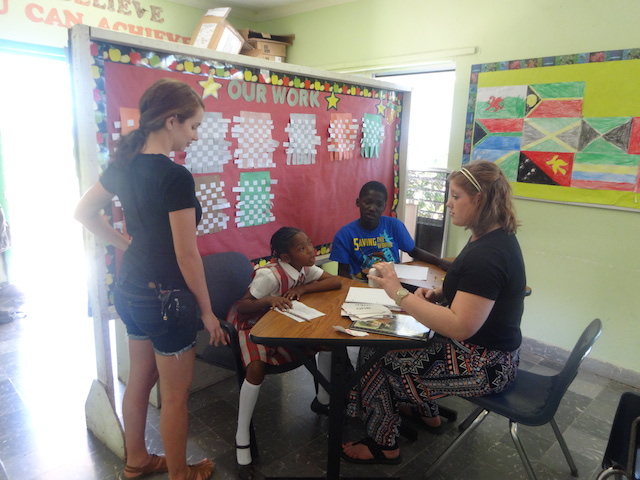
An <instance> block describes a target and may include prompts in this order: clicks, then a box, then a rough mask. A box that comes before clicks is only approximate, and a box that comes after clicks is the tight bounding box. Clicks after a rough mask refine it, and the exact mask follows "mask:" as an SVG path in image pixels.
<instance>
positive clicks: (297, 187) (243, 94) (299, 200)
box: [91, 42, 403, 259]
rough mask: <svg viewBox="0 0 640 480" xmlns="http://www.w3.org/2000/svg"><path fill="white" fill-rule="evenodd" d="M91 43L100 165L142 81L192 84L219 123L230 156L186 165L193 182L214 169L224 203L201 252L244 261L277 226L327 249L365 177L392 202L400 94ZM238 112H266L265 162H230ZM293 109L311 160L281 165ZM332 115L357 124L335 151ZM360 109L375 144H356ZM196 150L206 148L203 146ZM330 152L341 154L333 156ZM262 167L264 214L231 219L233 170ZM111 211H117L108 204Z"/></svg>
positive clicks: (265, 247) (350, 215)
mask: <svg viewBox="0 0 640 480" xmlns="http://www.w3.org/2000/svg"><path fill="white" fill-rule="evenodd" d="M91 50H92V55H93V57H94V61H95V68H96V72H97V73H99V75H98V77H97V79H96V89H95V91H94V99H96V100H97V103H96V106H97V109H96V121H97V127H98V131H99V134H98V143H99V147H100V152H101V154H100V159H99V161H100V162H101V163H102V167H103V168H104V167H105V166H106V165H107V164H108V161H109V154H110V152H112V151H113V146H114V143H115V139H116V138H117V137H118V135H119V134H120V133H121V131H122V130H123V129H124V130H125V131H126V130H127V129H128V128H130V127H128V126H127V125H126V124H125V122H124V120H126V118H122V116H127V115H130V112H131V110H130V109H135V108H136V107H137V104H138V100H139V98H140V96H141V95H142V93H143V92H144V91H145V90H146V88H147V87H148V86H149V85H151V84H152V83H153V82H154V81H156V80H158V79H159V78H161V77H171V78H176V79H178V80H181V81H183V82H185V83H187V84H189V85H190V86H192V87H193V88H194V89H195V90H196V91H197V92H198V93H201V94H202V96H203V100H204V102H205V107H206V112H215V113H216V114H217V115H221V117H222V118H223V119H225V121H227V122H228V125H229V130H228V132H227V133H226V135H225V136H224V141H226V142H229V145H228V152H229V153H230V154H231V159H230V160H228V162H227V163H226V164H224V165H222V166H221V167H220V170H221V171H218V172H206V173H204V174H202V173H196V172H193V173H194V177H195V179H196V183H198V179H199V177H202V176H208V177H210V176H211V175H216V176H218V177H217V178H219V181H220V182H221V183H220V184H222V183H224V185H223V186H222V194H221V195H222V196H223V197H224V199H225V200H226V201H227V202H228V205H229V206H228V207H227V208H225V209H224V210H223V211H224V212H225V213H226V214H227V215H228V221H227V222H226V228H220V227H218V229H217V231H215V232H214V233H206V234H200V235H199V237H198V245H199V248H200V252H201V254H202V255H208V254H211V253H217V252H221V251H229V250H234V251H240V252H242V253H244V254H245V255H247V256H248V257H249V258H252V259H257V258H261V257H266V256H268V255H269V253H270V252H269V239H270V238H271V235H272V234H273V233H274V232H275V231H276V230H277V229H278V228H280V227H282V226H294V227H297V228H301V229H302V230H304V231H305V232H306V233H307V234H308V235H309V236H310V238H311V240H312V241H313V242H314V244H315V245H317V248H318V251H319V253H327V252H328V251H329V249H330V243H331V241H332V240H333V236H334V235H335V233H336V232H337V230H338V229H339V228H340V227H341V226H342V225H344V224H346V223H348V222H350V221H352V220H354V219H355V218H357V217H358V215H359V212H358V210H357V208H356V207H355V199H356V198H357V196H358V192H359V189H360V187H361V186H362V185H363V184H364V183H366V182H367V181H369V180H378V181H380V182H382V183H384V184H385V185H386V186H387V188H388V190H389V193H390V201H389V202H388V209H387V214H392V213H393V212H392V210H395V205H396V204H397V186H398V157H399V137H400V115H399V113H400V112H401V110H402V101H403V92H398V91H393V90H384V89H379V88H371V87H366V86H362V85H358V84H356V83H353V84H351V83H345V82H336V81H334V80H327V79H323V78H317V76H314V77H310V76H305V75H301V74H300V73H295V74H294V73H287V71H286V66H287V65H277V64H274V66H275V65H277V68H278V70H265V69H263V68H260V69H258V68H251V67H247V66H240V65H234V64H230V63H220V62H214V61H207V60H200V59H197V58H193V57H181V56H178V55H174V54H163V53H157V52H153V51H148V50H142V49H139V48H135V47H128V46H124V45H114V44H111V43H103V42H93V43H92V44H91ZM269 63H271V62H269ZM280 69H281V70H280ZM354 78H355V77H354ZM356 80H358V79H357V78H356ZM127 109H129V110H127ZM246 112H253V113H259V114H267V115H268V116H269V117H270V119H271V121H272V122H273V128H272V130H271V133H272V140H273V141H275V142H277V146H276V147H275V149H274V150H273V152H272V153H271V155H272V158H271V163H270V166H268V167H265V166H262V167H258V168H244V167H243V166H241V165H238V164H236V160H237V158H236V157H235V156H234V152H235V151H236V150H237V149H238V148H239V145H238V142H239V140H238V138H235V137H234V136H233V135H232V129H233V127H234V126H235V125H237V120H238V117H239V116H241V115H245V114H246ZM299 114H306V115H309V114H310V116H311V118H312V119H313V120H314V121H315V136H316V138H317V140H316V142H317V145H315V150H316V153H315V158H314V162H315V163H311V164H303V165H291V164H287V146H286V145H285V143H286V142H290V141H291V137H290V134H289V133H288V132H287V131H286V129H287V128H288V126H289V123H290V122H291V118H292V115H294V116H295V115H299ZM336 114H340V115H344V114H350V115H351V117H352V123H353V125H355V126H356V127H357V128H356V129H355V130H354V133H355V138H354V140H353V148H352V150H351V151H350V152H349V151H348V150H347V152H346V153H344V154H341V155H336V154H332V153H331V152H330V149H329V144H330V141H331V135H330V129H331V127H332V125H333V124H331V122H332V119H335V118H336V116H340V115H336ZM365 117H366V118H367V120H368V122H369V123H368V124H367V125H369V124H370V123H371V122H370V121H373V123H374V124H379V125H380V127H379V128H381V129H382V130H381V131H382V132H383V137H382V138H381V139H380V140H379V146H378V147H375V148H369V149H367V150H366V151H365V150H363V149H362V148H361V142H362V139H363V130H364V128H363V126H364V125H365V123H366V122H365V121H364V119H365ZM202 128H203V127H201V129H200V130H201V131H200V137H201V138H200V140H199V142H201V143H203V142H204V143H203V146H206V142H207V141H208V140H206V139H203V138H202V137H203V134H204V132H202ZM354 128H355V127H354ZM212 148H213V147H212ZM204 150H205V154H206V147H205V148H204ZM189 155H190V153H189V151H187V154H186V159H184V160H183V159H182V158H180V157H181V156H180V155H178V158H176V161H177V162H179V163H185V164H189V160H190V157H189ZM194 155H195V154H194ZM336 157H343V158H342V159H340V160H337V159H336V160H334V159H333V158H336ZM194 158H195V157H194ZM264 172H266V174H267V175H268V176H269V177H270V179H271V181H272V182H274V181H275V182H274V183H272V185H271V192H270V193H271V195H272V200H271V211H270V215H271V216H270V220H271V221H265V223H262V224H258V225H252V226H244V227H239V226H238V224H237V223H236V218H237V217H238V208H237V206H236V205H237V203H238V200H237V198H238V195H239V193H238V192H237V191H234V188H237V187H238V183H239V180H240V177H241V176H242V175H243V174H247V173H249V174H258V173H259V174H264ZM201 202H202V199H201ZM114 218H118V215H117V212H114ZM265 218H266V217H265Z"/></svg>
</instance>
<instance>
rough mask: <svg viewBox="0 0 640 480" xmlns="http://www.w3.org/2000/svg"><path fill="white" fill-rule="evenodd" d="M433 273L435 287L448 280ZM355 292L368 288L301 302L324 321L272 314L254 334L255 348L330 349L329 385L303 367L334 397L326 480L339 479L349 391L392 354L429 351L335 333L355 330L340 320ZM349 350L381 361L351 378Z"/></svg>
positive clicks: (345, 283)
mask: <svg viewBox="0 0 640 480" xmlns="http://www.w3.org/2000/svg"><path fill="white" fill-rule="evenodd" d="M423 265H424V264H423ZM429 268H430V272H431V271H433V275H434V277H433V278H434V280H435V281H436V282H437V279H438V278H442V277H443V276H444V272H443V271H442V270H441V269H439V268H438V267H435V266H433V265H429ZM440 283H441V282H440ZM352 286H353V287H361V288H368V287H367V285H366V284H363V283H361V282H357V281H355V280H350V279H346V278H343V279H342V288H340V289H339V290H332V291H328V292H318V293H310V294H306V295H304V296H303V297H302V298H301V301H302V302H303V303H304V304H305V305H308V306H309V307H312V308H315V309H317V310H319V311H321V312H323V313H325V315H324V316H322V317H318V318H315V319H313V320H312V321H310V322H297V321H295V320H293V319H291V318H290V317H287V316H286V315H282V314H281V313H278V312H276V311H275V310H272V311H270V312H269V313H267V314H266V315H265V316H264V317H262V319H261V320H260V321H259V322H258V323H257V324H256V325H255V326H254V327H253V328H252V329H251V338H252V340H253V341H254V342H256V343H263V344H265V345H283V346H287V347H289V348H291V349H292V350H294V351H299V349H300V348H302V347H327V348H330V349H331V351H332V355H331V379H330V382H329V381H328V380H327V379H326V378H324V376H323V375H322V374H321V373H320V372H319V371H318V369H317V368H316V366H315V362H314V361H313V360H312V359H309V360H308V361H307V362H305V366H306V367H307V368H308V369H309V371H310V372H311V373H312V374H313V375H314V377H315V378H316V379H317V380H318V382H319V383H320V384H321V385H322V386H323V387H325V389H326V390H327V391H328V392H330V396H331V405H330V412H329V438H328V451H327V475H326V477H325V478H327V479H339V478H340V454H341V451H342V446H341V444H342V426H343V423H344V422H343V415H344V404H345V397H346V395H347V393H348V390H349V389H350V388H351V387H352V386H354V385H355V384H356V383H357V382H358V380H359V379H360V378H361V377H362V375H363V374H364V373H365V372H366V371H367V370H368V369H369V368H370V367H371V366H372V365H373V364H374V363H375V362H376V361H378V360H379V359H380V357H382V356H383V355H384V354H385V353H386V352H388V351H389V350H395V349H401V348H421V347H424V346H425V342H424V341H418V340H409V339H402V338H395V337H390V336H386V335H378V334H369V335H368V336H366V337H352V336H350V335H347V334H345V333H341V332H338V331H336V330H334V328H333V326H334V325H340V326H342V327H345V328H348V327H349V326H350V325H351V321H350V320H349V319H348V318H346V317H342V316H341V314H340V307H341V305H342V304H343V303H344V300H345V298H346V296H347V293H348V291H349V288H350V287H352ZM434 286H439V285H434ZM347 346H368V347H378V349H379V350H378V352H377V355H374V356H373V357H372V358H371V359H370V360H369V361H368V362H367V363H366V364H365V365H363V366H361V367H359V368H358V369H357V371H356V372H355V373H353V374H352V375H351V374H350V372H349V370H350V369H349V365H348V363H349V358H348V356H347V351H346V347H347ZM299 358H304V355H299ZM367 478H373V477H367Z"/></svg>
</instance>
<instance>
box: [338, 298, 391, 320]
mask: <svg viewBox="0 0 640 480" xmlns="http://www.w3.org/2000/svg"><path fill="white" fill-rule="evenodd" d="M342 311H343V315H346V316H347V317H349V318H350V319H351V320H354V321H355V320H368V319H374V318H391V316H392V313H391V310H389V308H388V307H385V306H384V305H378V304H375V303H352V302H350V303H343V304H342Z"/></svg>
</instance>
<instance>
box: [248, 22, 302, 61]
mask: <svg viewBox="0 0 640 480" xmlns="http://www.w3.org/2000/svg"><path fill="white" fill-rule="evenodd" d="M239 32H240V35H241V36H242V37H243V38H244V41H245V44H244V46H243V48H242V50H241V52H240V53H241V54H242V55H248V56H250V57H257V58H263V59H265V60H271V61H274V62H285V61H286V59H287V46H289V45H293V40H294V39H295V38H296V36H295V35H271V34H268V33H262V32H256V31H255V30H249V29H248V28H243V29H240V31H239Z"/></svg>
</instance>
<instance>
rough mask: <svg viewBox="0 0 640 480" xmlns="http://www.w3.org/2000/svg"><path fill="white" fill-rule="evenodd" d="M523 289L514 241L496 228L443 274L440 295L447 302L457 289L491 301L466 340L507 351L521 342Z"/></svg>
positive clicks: (469, 245) (519, 254) (521, 266)
mask: <svg viewBox="0 0 640 480" xmlns="http://www.w3.org/2000/svg"><path fill="white" fill-rule="evenodd" d="M525 287H526V277H525V269H524V260H523V258H522V251H521V250H520V245H519V243H518V239H517V238H516V236H515V235H510V234H508V233H506V232H505V231H504V230H503V229H502V228H499V229H497V230H494V231H492V232H489V233H487V234H486V235H483V236H482V237H480V238H479V239H477V240H475V241H473V242H469V243H467V245H466V246H465V247H464V249H463V250H462V252H460V255H458V256H457V257H456V259H455V261H454V262H453V264H452V265H451V267H450V268H449V270H448V271H447V275H446V277H445V281H444V284H443V292H444V297H445V298H446V299H447V301H448V302H449V303H452V302H453V299H454V297H455V294H456V292H457V291H458V290H461V291H463V292H467V293H472V294H474V295H479V296H481V297H484V298H489V299H491V300H495V304H494V306H493V308H492V309H491V312H490V313H489V317H488V318H487V320H486V321H485V323H484V324H483V325H482V327H480V329H479V330H478V331H477V332H476V333H475V334H474V335H473V336H472V337H470V338H468V339H466V341H467V342H469V343H473V344H475V345H481V346H483V347H486V348H491V349H497V350H504V351H508V352H510V351H513V350H516V349H517V348H518V347H519V346H520V343H521V342H522V332H521V331H520V321H521V319H522V312H523V310H524V294H525Z"/></svg>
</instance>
